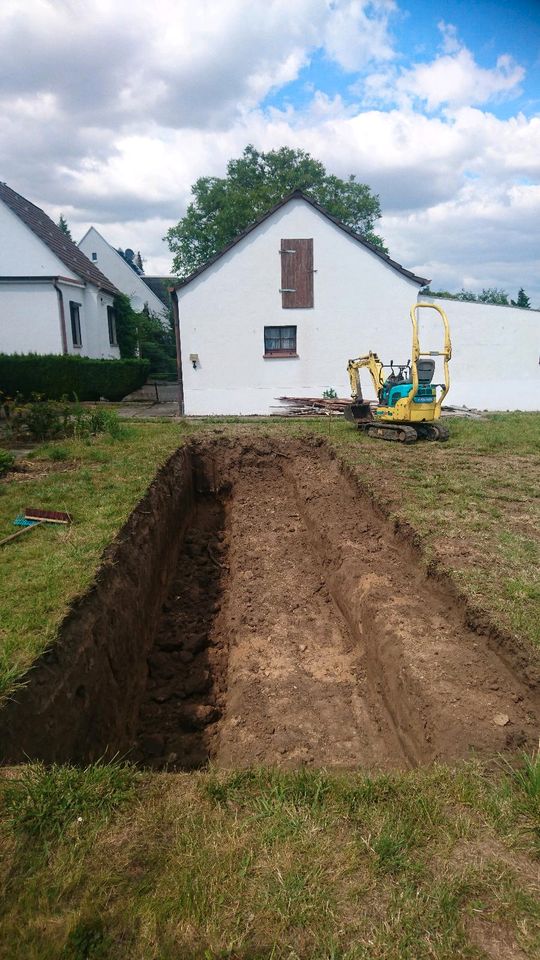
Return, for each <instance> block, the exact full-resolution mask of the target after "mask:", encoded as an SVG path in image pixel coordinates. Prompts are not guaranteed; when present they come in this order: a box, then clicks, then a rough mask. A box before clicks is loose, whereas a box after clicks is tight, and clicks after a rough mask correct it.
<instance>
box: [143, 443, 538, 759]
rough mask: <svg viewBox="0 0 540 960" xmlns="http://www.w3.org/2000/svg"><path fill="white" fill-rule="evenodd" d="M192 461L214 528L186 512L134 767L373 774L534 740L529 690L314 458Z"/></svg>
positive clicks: (248, 455)
mask: <svg viewBox="0 0 540 960" xmlns="http://www.w3.org/2000/svg"><path fill="white" fill-rule="evenodd" d="M192 455H193V458H194V463H195V467H196V474H197V477H198V480H197V483H198V485H199V487H201V486H202V488H203V489H204V490H206V491H207V494H208V493H209V495H210V500H211V499H212V493H211V492H212V491H214V492H215V497H214V499H215V502H216V503H218V504H221V505H222V513H221V514H220V516H219V522H218V520H217V514H214V526H213V527H212V523H211V524H210V528H208V517H209V514H208V510H209V506H208V503H206V504H205V508H204V510H202V511H201V505H200V501H199V507H198V513H197V517H196V520H195V526H194V527H193V529H192V531H190V533H189V534H188V537H187V540H186V544H185V548H184V550H183V552H182V553H181V556H180V558H179V561H178V574H177V578H176V580H175V583H174V585H173V589H172V590H171V592H170V594H169V597H168V599H167V601H166V605H165V608H164V611H163V618H162V621H161V623H160V625H159V627H158V639H157V641H156V647H155V650H154V652H153V653H152V655H151V657H150V660H149V670H150V676H149V682H148V686H147V691H146V699H145V702H144V704H143V706H142V708H141V715H140V729H139V739H138V743H137V751H138V752H137V756H139V757H141V759H144V760H146V762H150V763H151V764H152V765H153V766H161V765H165V764H168V765H169V766H173V767H174V766H182V767H184V768H186V767H187V768H190V767H192V766H195V765H197V764H199V763H202V762H204V761H205V760H206V759H209V758H210V759H212V760H213V761H214V762H216V763H217V764H218V765H221V766H226V767H241V766H247V765H251V764H253V763H260V764H279V765H286V766H297V765H299V764H313V765H316V766H328V767H330V766H333V767H344V768H345V767H352V766H357V765H361V766H365V767H368V768H386V767H396V766H397V767H407V766H414V765H416V764H418V763H425V762H429V761H433V760H453V759H456V758H458V757H463V756H467V755H471V754H481V755H484V754H488V755H489V754H493V753H494V752H497V751H500V750H504V749H507V748H510V749H515V748H516V747H519V746H522V745H525V744H528V743H533V742H534V738H535V734H536V718H537V716H538V698H537V697H536V695H535V694H534V693H533V692H532V691H531V689H530V687H529V685H528V683H526V682H523V680H521V679H519V678H518V676H517V675H516V674H515V673H514V672H513V671H512V670H511V669H509V668H508V666H507V665H506V664H505V663H504V662H503V661H502V659H501V658H500V657H499V656H498V655H497V653H496V652H494V651H493V650H491V649H490V647H489V644H488V642H487V640H486V637H483V636H480V635H479V634H478V633H476V632H474V631H473V630H472V629H470V628H469V627H468V626H467V624H466V623H465V617H464V611H463V609H462V608H460V605H459V604H458V603H457V602H456V599H455V597H454V596H453V595H452V594H449V593H448V592H447V591H446V590H445V589H444V587H443V586H442V585H441V584H439V583H437V582H436V581H435V580H433V579H430V578H428V577H426V574H425V571H424V570H423V568H422V567H421V565H420V564H419V563H418V558H417V557H416V556H415V554H414V551H411V549H410V547H409V545H408V543H407V542H406V540H404V538H403V537H402V536H396V535H395V534H393V533H392V531H391V530H389V528H388V525H387V524H386V523H385V522H384V520H383V519H382V518H381V517H380V516H378V515H377V514H376V512H375V511H374V509H373V507H372V505H371V502H370V501H369V499H368V498H367V497H365V496H363V495H362V494H361V493H360V492H359V490H358V487H357V486H356V484H355V483H354V480H353V478H352V477H351V476H350V475H348V474H346V473H345V472H344V471H343V469H342V467H341V466H340V464H339V462H338V461H337V460H336V459H335V458H334V457H333V456H332V454H331V453H330V452H329V451H328V450H327V449H326V447H325V446H324V445H323V446H321V444H320V442H313V443H309V442H305V441H304V442H300V441H299V442H294V443H292V442H291V443H289V444H276V443H265V444H264V447H263V445H262V444H261V446H260V448H257V447H256V446H253V444H247V443H244V444H242V443H240V444H239V443H238V441H237V442H236V443H235V442H233V441H227V440H226V439H223V440H217V441H216V442H213V443H208V442H206V443H199V444H197V443H195V444H194V445H193V453H192ZM220 491H221V492H220ZM216 510H217V511H218V513H219V508H218V507H216ZM209 543H210V544H212V546H211V548H210V553H209V551H208V548H207V545H208V544H209ZM217 554H219V557H218V556H217ZM224 557H226V560H224V559H223V558H224ZM205 585H207V592H205ZM160 638H161V639H160ZM163 638H164V639H163ZM204 638H206V639H204ZM163 645H165V650H164V649H163ZM175 665H176V669H175ZM186 677H187V681H186ZM186 685H187V689H186ZM501 715H504V716H505V717H508V722H507V723H505V724H504V725H502V726H501V725H500V723H498V722H497V719H496V718H499V719H500V716H501Z"/></svg>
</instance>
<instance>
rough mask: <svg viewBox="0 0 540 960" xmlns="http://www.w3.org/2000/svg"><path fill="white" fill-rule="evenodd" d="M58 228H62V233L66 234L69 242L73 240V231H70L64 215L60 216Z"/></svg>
mask: <svg viewBox="0 0 540 960" xmlns="http://www.w3.org/2000/svg"><path fill="white" fill-rule="evenodd" d="M57 226H59V227H60V230H61V231H62V233H64V234H65V235H66V237H67V238H68V239H69V240H73V237H72V236H71V230H70V229H69V226H68V222H67V220H66V218H65V216H64V214H63V213H61V214H60V219H59V221H58V224H57Z"/></svg>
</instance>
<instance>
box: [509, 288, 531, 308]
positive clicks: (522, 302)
mask: <svg viewBox="0 0 540 960" xmlns="http://www.w3.org/2000/svg"><path fill="white" fill-rule="evenodd" d="M510 302H511V304H512V306H513V307H522V308H523V309H524V310H530V309H531V301H530V299H529V297H528V296H527V294H526V293H525V291H524V289H523V287H520V288H519V293H518V298H517V300H511V301H510Z"/></svg>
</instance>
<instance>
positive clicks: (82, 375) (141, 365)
mask: <svg viewBox="0 0 540 960" xmlns="http://www.w3.org/2000/svg"><path fill="white" fill-rule="evenodd" d="M148 368H149V364H148V361H147V360H139V359H137V360H93V359H91V358H90V357H74V356H57V355H53V354H50V355H44V356H40V355H39V354H36V353H28V354H11V355H8V354H5V353H2V354H0V393H3V394H5V395H7V396H15V395H20V396H21V397H23V398H24V399H29V398H30V397H31V396H32V395H33V394H40V395H41V396H43V397H44V398H46V399H48V400H59V399H60V398H61V397H69V398H70V399H73V398H74V397H77V399H78V400H99V399H100V397H105V399H106V400H113V401H114V400H122V398H123V397H125V396H127V394H128V393H132V392H133V390H138V388H139V387H142V385H143V383H144V382H145V381H146V379H147V375H148Z"/></svg>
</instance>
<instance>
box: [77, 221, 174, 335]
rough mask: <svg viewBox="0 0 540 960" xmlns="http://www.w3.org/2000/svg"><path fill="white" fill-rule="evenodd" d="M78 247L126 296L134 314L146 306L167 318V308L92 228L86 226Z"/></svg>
mask: <svg viewBox="0 0 540 960" xmlns="http://www.w3.org/2000/svg"><path fill="white" fill-rule="evenodd" d="M78 246H79V249H80V250H82V252H83V253H84V254H85V256H87V257H88V259H89V260H91V261H92V263H94V264H95V265H96V267H98V269H99V270H101V272H102V273H104V274H105V276H106V277H108V278H109V280H111V281H112V283H114V285H115V287H118V289H119V290H121V291H122V293H125V294H126V295H127V296H128V297H129V299H130V300H131V306H132V307H133V309H134V310H135V311H136V312H137V313H140V311H141V310H142V309H143V308H144V307H145V306H148V310H149V311H150V313H153V314H155V315H156V316H157V317H161V318H163V319H167V308H166V307H165V306H164V305H163V303H162V302H161V300H160V299H159V297H157V296H156V294H155V293H154V292H153V290H151V289H150V287H147V286H146V284H145V282H144V280H141V278H140V277H139V276H138V274H136V273H135V271H134V270H132V269H131V267H130V266H129V265H128V264H127V263H126V261H125V260H124V258H123V257H121V256H120V254H119V253H118V252H117V251H116V250H115V249H114V247H112V246H111V245H110V243H107V241H106V240H105V238H104V237H102V236H101V234H100V233H99V231H98V230H96V228H95V227H90V229H89V230H88V231H87V232H86V233H85V235H84V237H83V238H82V240H81V241H80V242H79V244H78ZM94 254H95V257H94Z"/></svg>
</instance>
